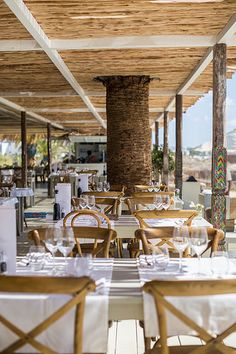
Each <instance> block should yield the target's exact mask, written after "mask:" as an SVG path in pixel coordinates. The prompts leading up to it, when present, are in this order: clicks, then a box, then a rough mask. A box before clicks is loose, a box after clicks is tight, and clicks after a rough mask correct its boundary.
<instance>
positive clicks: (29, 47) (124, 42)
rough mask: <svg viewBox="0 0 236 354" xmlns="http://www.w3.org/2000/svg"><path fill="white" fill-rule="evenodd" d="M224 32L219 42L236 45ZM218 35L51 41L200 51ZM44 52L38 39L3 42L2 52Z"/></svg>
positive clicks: (60, 45) (83, 46) (54, 43)
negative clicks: (197, 49)
mask: <svg viewBox="0 0 236 354" xmlns="http://www.w3.org/2000/svg"><path fill="white" fill-rule="evenodd" d="M231 32H232V31H231V30H229V32H227V31H226V32H225V35H224V36H223V37H222V38H221V41H220V42H219V43H226V44H227V45H228V46H232V47H235V46H236V35H235V32H233V34H231ZM217 40H218V38H217V36H195V35H159V36H114V37H104V38H83V39H52V40H49V39H48V46H49V48H50V49H51V50H56V51H65V50H106V49H142V48H144V49H145V48H146V49H148V48H197V47H212V46H213V45H214V44H215V43H216V42H217ZM35 50H39V51H42V50H43V48H42V47H41V46H40V45H39V44H38V42H37V41H36V40H30V39H25V40H15V39H9V40H5V39H3V40H0V52H19V51H24V52H25V51H35Z"/></svg>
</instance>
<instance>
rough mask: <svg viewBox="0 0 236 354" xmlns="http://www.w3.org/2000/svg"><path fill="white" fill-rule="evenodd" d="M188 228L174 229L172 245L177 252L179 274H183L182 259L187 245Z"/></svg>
mask: <svg viewBox="0 0 236 354" xmlns="http://www.w3.org/2000/svg"><path fill="white" fill-rule="evenodd" d="M188 236H189V235H188V228H187V227H175V228H174V233H173V238H172V243H173V245H174V247H175V248H176V250H177V251H178V252H179V272H181V273H182V272H183V268H182V257H183V252H184V251H185V250H186V248H187V247H188V245H189V237H188Z"/></svg>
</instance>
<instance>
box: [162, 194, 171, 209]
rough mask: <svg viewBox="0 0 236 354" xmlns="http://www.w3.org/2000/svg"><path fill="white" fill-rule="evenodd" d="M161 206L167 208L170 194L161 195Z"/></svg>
mask: <svg viewBox="0 0 236 354" xmlns="http://www.w3.org/2000/svg"><path fill="white" fill-rule="evenodd" d="M162 207H163V209H165V210H167V209H169V207H170V196H169V195H165V196H163V197H162Z"/></svg>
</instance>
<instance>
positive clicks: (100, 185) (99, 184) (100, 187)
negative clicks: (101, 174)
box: [97, 182, 103, 192]
mask: <svg viewBox="0 0 236 354" xmlns="http://www.w3.org/2000/svg"><path fill="white" fill-rule="evenodd" d="M102 189H103V185H102V182H98V184H97V191H98V192H102Z"/></svg>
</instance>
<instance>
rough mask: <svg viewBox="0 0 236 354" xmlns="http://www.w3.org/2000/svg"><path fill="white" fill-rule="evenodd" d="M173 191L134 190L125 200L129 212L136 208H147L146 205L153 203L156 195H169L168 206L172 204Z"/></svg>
mask: <svg viewBox="0 0 236 354" xmlns="http://www.w3.org/2000/svg"><path fill="white" fill-rule="evenodd" d="M174 195H175V194H174V192H135V193H133V194H132V196H131V197H130V198H128V199H127V200H126V204H127V205H128V208H129V211H130V213H131V214H132V213H134V212H135V211H136V210H144V209H147V208H148V206H150V205H153V202H154V198H155V197H156V196H161V197H166V196H169V197H170V206H171V205H173V204H174Z"/></svg>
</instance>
